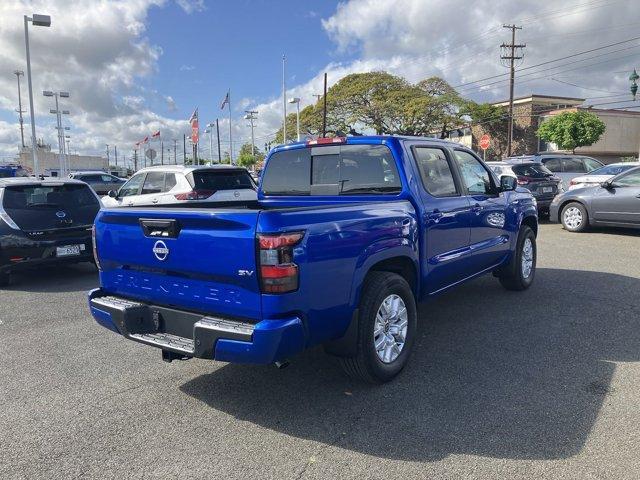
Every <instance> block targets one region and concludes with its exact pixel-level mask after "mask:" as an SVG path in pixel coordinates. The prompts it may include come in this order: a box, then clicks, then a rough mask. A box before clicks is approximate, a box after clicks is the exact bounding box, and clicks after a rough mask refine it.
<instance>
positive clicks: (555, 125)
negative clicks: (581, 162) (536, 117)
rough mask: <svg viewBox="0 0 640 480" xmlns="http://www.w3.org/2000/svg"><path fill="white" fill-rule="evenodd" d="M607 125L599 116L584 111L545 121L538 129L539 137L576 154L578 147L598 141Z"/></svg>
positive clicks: (557, 116) (567, 113)
mask: <svg viewBox="0 0 640 480" xmlns="http://www.w3.org/2000/svg"><path fill="white" fill-rule="evenodd" d="M605 128H606V126H605V124H604V122H603V121H602V120H600V119H599V118H598V116H597V115H595V114H593V113H591V112H585V111H584V110H578V111H575V112H564V113H560V114H558V115H554V116H553V117H551V118H550V119H548V120H545V121H544V122H543V123H542V125H540V128H538V136H539V137H540V138H542V139H543V140H546V141H547V142H553V143H555V144H556V145H557V146H558V148H560V149H562V150H571V151H572V152H573V153H575V151H576V148H578V147H587V146H589V145H593V144H594V143H596V142H597V141H598V139H599V138H600V136H601V135H602V134H603V133H604V131H605Z"/></svg>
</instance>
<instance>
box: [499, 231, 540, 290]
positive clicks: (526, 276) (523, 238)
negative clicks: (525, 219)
mask: <svg viewBox="0 0 640 480" xmlns="http://www.w3.org/2000/svg"><path fill="white" fill-rule="evenodd" d="M536 257H537V246H536V236H535V234H534V233H533V230H531V228H530V227H529V226H528V225H522V226H521V227H520V232H519V233H518V242H517V244H516V251H515V252H514V254H513V256H512V257H511V261H510V262H509V264H508V265H507V266H506V267H505V268H504V269H502V270H501V271H500V272H499V274H498V279H499V280H500V283H501V284H502V286H503V287H504V288H506V289H507V290H526V289H527V288H529V287H530V286H531V284H532V283H533V279H534V277H535V274H536Z"/></svg>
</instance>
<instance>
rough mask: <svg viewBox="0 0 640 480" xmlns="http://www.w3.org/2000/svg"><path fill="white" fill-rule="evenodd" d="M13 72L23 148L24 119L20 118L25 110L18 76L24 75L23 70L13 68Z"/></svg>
mask: <svg viewBox="0 0 640 480" xmlns="http://www.w3.org/2000/svg"><path fill="white" fill-rule="evenodd" d="M13 73H14V74H15V75H16V77H17V78H18V120H19V121H20V140H21V141H22V148H24V120H23V119H22V114H23V113H25V111H24V110H22V92H21V91H20V76H24V72H23V71H22V70H15V71H14V72H13Z"/></svg>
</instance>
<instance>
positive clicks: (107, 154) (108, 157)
mask: <svg viewBox="0 0 640 480" xmlns="http://www.w3.org/2000/svg"><path fill="white" fill-rule="evenodd" d="M105 145H106V146H107V168H108V167H109V163H110V161H109V144H108V143H107V144H105Z"/></svg>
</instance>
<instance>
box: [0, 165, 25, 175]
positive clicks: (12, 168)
mask: <svg viewBox="0 0 640 480" xmlns="http://www.w3.org/2000/svg"><path fill="white" fill-rule="evenodd" d="M28 176H29V172H27V171H26V170H25V169H24V168H22V167H21V166H20V165H15V164H9V165H0V178H13V177H28Z"/></svg>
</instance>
